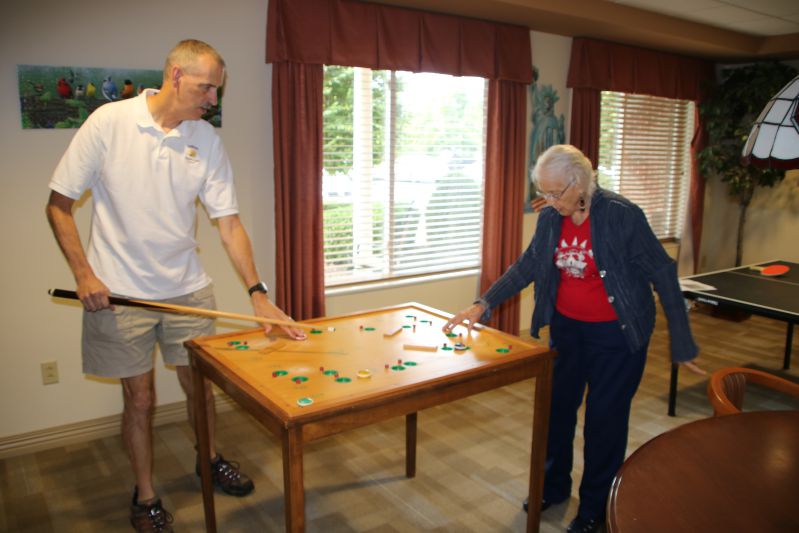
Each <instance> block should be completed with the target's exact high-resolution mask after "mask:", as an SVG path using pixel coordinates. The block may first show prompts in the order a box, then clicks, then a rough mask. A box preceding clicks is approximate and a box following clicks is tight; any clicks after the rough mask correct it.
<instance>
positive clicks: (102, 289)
mask: <svg viewBox="0 0 799 533" xmlns="http://www.w3.org/2000/svg"><path fill="white" fill-rule="evenodd" d="M75 292H76V293H77V294H78V298H79V299H80V301H81V303H82V304H83V307H84V309H86V310H87V311H92V312H93V311H99V310H100V309H108V308H113V306H112V305H111V302H109V301H108V297H109V296H111V291H110V290H109V289H108V287H106V286H105V284H104V283H103V282H102V281H100V280H99V279H98V278H97V277H91V278H89V279H86V280H81V281H79V282H78V287H77V289H76V290H75Z"/></svg>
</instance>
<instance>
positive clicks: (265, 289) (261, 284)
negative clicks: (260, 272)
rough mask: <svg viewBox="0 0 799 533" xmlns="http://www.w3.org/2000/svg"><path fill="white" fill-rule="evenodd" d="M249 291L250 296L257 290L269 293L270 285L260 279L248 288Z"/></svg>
mask: <svg viewBox="0 0 799 533" xmlns="http://www.w3.org/2000/svg"><path fill="white" fill-rule="evenodd" d="M247 292H248V293H250V296H252V295H253V293H255V292H262V293H264V294H269V287H267V286H266V283H264V282H263V281H259V282H258V283H256V284H255V285H253V286H252V287H250V288H249V289H247Z"/></svg>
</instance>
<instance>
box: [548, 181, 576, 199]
mask: <svg viewBox="0 0 799 533" xmlns="http://www.w3.org/2000/svg"><path fill="white" fill-rule="evenodd" d="M572 185H574V180H571V181H569V184H568V185H566V188H565V189H563V190H562V191H560V192H544V193H541V198H543V199H544V200H546V201H547V202H557V201H558V200H560V199H561V198H562V197H563V195H564V194H566V191H568V190H569V189H570V188H571V186H572Z"/></svg>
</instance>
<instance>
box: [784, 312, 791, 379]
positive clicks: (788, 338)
mask: <svg viewBox="0 0 799 533" xmlns="http://www.w3.org/2000/svg"><path fill="white" fill-rule="evenodd" d="M792 347H793V322H788V332H787V333H786V335H785V359H784V360H783V361H782V368H783V370H788V369H789V368H791V348H792Z"/></svg>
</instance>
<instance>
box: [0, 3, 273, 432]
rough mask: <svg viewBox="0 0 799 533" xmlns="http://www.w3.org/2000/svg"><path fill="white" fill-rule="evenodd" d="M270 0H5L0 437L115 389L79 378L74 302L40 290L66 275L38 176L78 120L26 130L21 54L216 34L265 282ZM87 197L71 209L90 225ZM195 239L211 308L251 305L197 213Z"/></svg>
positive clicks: (241, 188) (244, 202) (107, 408)
mask: <svg viewBox="0 0 799 533" xmlns="http://www.w3.org/2000/svg"><path fill="white" fill-rule="evenodd" d="M266 9H267V2H266V1H263V0H235V1H231V2H227V3H220V2H216V1H211V0H192V1H189V0H170V1H168V2H164V1H162V0H161V1H156V0H141V1H139V2H115V3H114V4H113V5H105V4H101V3H97V2H89V1H87V0H73V1H71V2H60V1H55V0H39V1H37V2H30V1H27V0H10V2H9V1H6V2H5V3H4V4H3V7H2V17H0V93H1V94H3V95H4V97H3V98H0V117H1V118H0V138H2V144H0V164H2V173H0V179H1V180H2V183H3V189H4V190H5V194H3V196H2V198H0V206H1V207H0V217H2V224H0V227H2V230H0V235H2V241H0V244H2V249H3V250H5V252H4V259H3V263H2V264H3V266H2V269H3V270H2V273H3V275H2V277H1V278H0V283H2V294H3V304H4V305H3V306H2V310H1V311H0V313H1V314H0V324H1V325H2V336H3V339H4V342H3V349H2V351H0V365H1V368H2V372H0V437H4V436H8V435H17V434H21V433H26V432H29V431H34V430H39V429H43V428H49V427H53V426H59V425H63V424H68V423H72V422H78V421H84V420H90V419H94V418H98V417H102V416H107V415H113V414H116V413H119V412H120V411H121V393H120V387H119V385H117V384H116V383H115V382H113V381H110V380H109V381H100V380H95V379H91V378H87V377H85V376H84V375H83V374H82V372H81V367H80V322H81V312H80V310H79V308H78V306H77V305H74V304H72V303H65V302H64V301H58V302H56V301H55V300H51V299H50V298H49V297H48V295H47V289H48V288H51V287H59V288H66V289H72V288H74V281H73V279H72V276H71V274H70V272H69V270H68V268H67V266H66V262H65V261H64V259H63V258H62V256H61V253H60V252H59V250H58V248H57V246H56V243H55V240H54V239H53V237H52V235H51V232H50V229H49V227H48V225H47V222H46V219H45V216H44V206H45V202H46V200H47V195H48V189H47V183H48V181H49V178H50V175H51V173H52V171H53V168H54V167H55V165H56V163H57V162H58V160H59V158H60V156H61V154H62V153H63V151H64V149H65V148H66V146H67V144H68V143H69V140H70V139H71V137H72V135H73V134H74V131H75V130H22V129H21V127H20V111H19V104H18V98H17V95H18V91H17V75H16V65H18V64H34V65H64V66H70V65H74V66H86V67H130V68H153V69H161V68H162V67H163V61H164V58H165V56H166V53H167V52H168V51H169V49H170V48H171V47H172V46H173V45H174V44H175V43H176V42H177V41H179V40H180V39H183V38H187V37H193V38H198V39H202V40H205V41H207V42H209V43H211V44H212V45H213V46H215V47H216V48H217V49H218V50H219V51H220V52H221V54H222V55H223V57H224V58H225V60H226V62H227V65H228V84H227V87H226V92H225V100H224V103H223V127H222V128H221V129H220V134H221V135H222V137H223V140H224V142H225V145H226V147H227V149H228V152H229V154H230V157H231V160H232V163H233V168H234V171H235V173H236V183H237V187H238V193H239V202H240V204H241V216H242V219H243V220H244V223H245V225H246V226H247V228H248V229H249V230H250V233H251V237H252V240H253V243H254V245H255V249H256V260H257V263H258V265H259V268H260V270H261V273H262V275H263V276H264V278H265V279H266V280H267V282H271V284H274V276H273V265H274V233H273V229H272V228H273V222H272V221H273V218H272V217H273V215H272V213H273V207H274V206H273V194H272V191H273V177H272V123H271V89H270V87H271V67H269V66H268V65H266V64H265V63H264V49H265V45H264V43H265V34H266V28H265V23H266ZM90 209H91V204H90V201H89V202H87V203H86V204H85V205H83V206H82V207H81V208H80V209H79V210H78V211H77V219H78V223H79V226H80V231H81V232H82V234H83V237H84V238H85V237H87V236H88V219H89V213H90ZM198 237H199V243H200V250H201V252H200V253H201V257H202V260H203V263H204V265H205V267H206V269H207V271H208V272H209V274H210V275H211V276H212V277H213V279H214V282H215V285H216V292H217V299H218V304H219V307H220V308H222V309H226V310H231V311H240V312H249V311H250V309H249V302H248V299H247V296H246V292H245V291H244V288H243V287H242V284H241V282H240V281H239V279H238V277H237V276H236V275H235V273H234V271H233V268H232V267H231V266H230V264H229V262H228V259H227V256H226V255H225V253H224V251H223V250H222V248H221V245H220V244H219V239H218V234H217V232H216V230H215V229H214V228H213V227H212V226H211V225H210V223H209V222H208V219H207V217H206V216H205V214H204V213H201V214H200V217H199V228H198ZM50 360H55V361H57V362H58V366H59V371H60V377H61V380H60V383H58V384H54V385H47V386H45V385H42V383H41V377H40V370H39V365H40V363H41V362H42V361H50ZM157 366H158V370H157V373H158V377H157V393H158V402H159V404H164V403H170V402H174V401H178V400H180V399H182V393H181V392H180V390H179V387H178V386H177V380H176V378H175V376H174V372H173V371H171V370H165V369H164V368H163V367H161V364H160V362H159V363H158V365H157Z"/></svg>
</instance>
